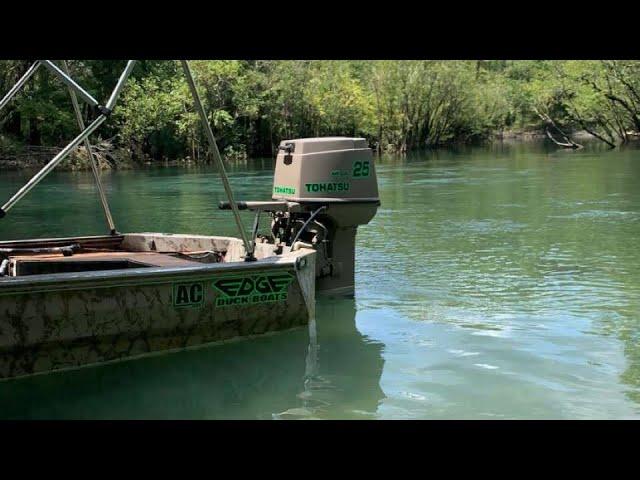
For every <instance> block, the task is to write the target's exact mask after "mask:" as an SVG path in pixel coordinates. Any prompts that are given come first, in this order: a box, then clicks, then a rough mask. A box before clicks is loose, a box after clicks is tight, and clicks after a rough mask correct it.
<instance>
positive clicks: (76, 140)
mask: <svg viewBox="0 0 640 480" xmlns="http://www.w3.org/2000/svg"><path fill="white" fill-rule="evenodd" d="M106 119H107V117H106V116H105V115H100V116H99V117H98V118H96V119H95V120H94V121H93V122H92V123H91V124H90V125H89V126H88V127H87V128H86V129H85V130H84V131H83V132H81V133H80V134H79V135H78V136H77V137H76V138H74V139H73V140H72V141H71V143H69V144H68V145H67V146H66V147H64V149H62V150H61V151H60V152H59V153H58V154H57V155H56V156H55V157H53V158H52V159H51V160H50V161H49V163H47V164H46V165H45V166H44V167H43V168H42V170H40V171H39V172H38V173H36V174H35V175H34V176H33V177H31V180H29V181H28V182H27V183H26V184H25V185H24V186H23V187H22V188H21V189H20V190H18V191H17V192H16V194H15V195H13V197H11V198H10V199H9V200H7V203H5V204H4V205H3V206H2V209H1V210H2V211H1V212H0V216H4V213H5V212H8V211H9V209H11V207H13V206H14V205H15V204H16V202H17V201H18V200H20V199H21V198H22V197H24V196H25V195H26V194H27V193H29V191H30V190H31V189H32V188H33V187H35V186H36V185H37V184H38V183H39V182H40V181H41V180H42V179H43V178H44V177H45V176H46V175H47V174H48V173H49V172H50V171H51V170H53V169H54V168H55V166H56V165H58V164H59V163H60V162H61V161H62V160H64V159H65V158H66V157H67V156H68V155H69V154H70V153H71V152H72V151H73V149H74V148H76V147H77V146H78V145H80V144H81V143H82V142H83V141H84V140H85V139H86V138H87V137H88V136H89V135H91V134H92V133H93V132H94V131H95V129H96V128H98V127H99V126H100V125H101V124H102V122H104V121H105V120H106Z"/></svg>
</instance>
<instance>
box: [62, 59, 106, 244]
mask: <svg viewBox="0 0 640 480" xmlns="http://www.w3.org/2000/svg"><path fill="white" fill-rule="evenodd" d="M62 68H63V69H64V71H65V73H66V74H67V75H69V66H68V65H67V61H66V60H63V61H62ZM69 95H71V103H72V104H73V111H74V112H75V114H76V121H77V122H78V127H80V131H83V130H84V129H85V128H86V127H85V124H84V120H83V119H82V113H81V112H80V105H79V104H78V97H77V96H76V92H75V91H74V90H73V88H71V87H69ZM84 147H85V148H86V149H87V154H88V155H89V164H90V165H91V170H92V171H93V176H94V178H95V180H96V188H97V189H98V196H99V197H100V202H101V203H102V209H103V210H104V216H105V219H106V221H107V226H108V227H109V231H110V232H111V233H112V234H114V233H116V227H115V224H114V223H113V217H112V216H111V210H110V209H109V202H108V201H107V197H106V195H105V193H104V189H103V188H102V181H101V180H100V169H99V168H98V162H97V160H96V158H95V157H94V156H93V149H92V148H91V143H90V142H89V139H88V138H85V139H84Z"/></svg>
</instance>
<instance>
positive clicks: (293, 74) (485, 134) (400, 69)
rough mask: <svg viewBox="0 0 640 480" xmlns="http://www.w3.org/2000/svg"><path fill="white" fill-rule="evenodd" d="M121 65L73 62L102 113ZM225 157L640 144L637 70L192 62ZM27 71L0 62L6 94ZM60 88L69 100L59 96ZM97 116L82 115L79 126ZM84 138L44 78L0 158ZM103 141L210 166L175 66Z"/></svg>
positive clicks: (159, 66) (12, 124)
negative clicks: (327, 150)
mask: <svg viewBox="0 0 640 480" xmlns="http://www.w3.org/2000/svg"><path fill="white" fill-rule="evenodd" d="M123 66H124V62H123V61H106V60H91V61H77V60H73V61H69V67H70V69H71V73H72V76H73V77H74V78H75V79H77V80H78V82H79V83H80V84H81V85H83V86H84V87H85V88H86V89H87V90H88V91H90V92H91V93H92V94H93V95H94V97H96V98H97V99H99V100H103V101H104V100H106V98H108V96H109V94H110V92H111V89H112V88H113V86H114V85H115V83H116V81H117V79H118V77H119V75H120V72H121V70H122V67H123ZM191 66H192V69H193V72H194V76H195V77H196V82H197V84H198V88H199V89H200V94H201V97H202V99H203V102H204V103H205V108H206V109H207V112H208V115H209V121H210V122H211V125H212V127H213V129H214V134H215V135H216V138H217V139H218V143H219V148H220V150H221V152H223V154H224V155H225V156H228V157H234V158H243V157H246V156H247V155H265V154H266V155H270V154H272V153H273V152H274V150H275V146H276V145H277V144H278V142H279V141H280V140H283V139H287V138H295V137H306V136H323V135H350V136H351V135H354V136H364V137H366V138H367V139H369V141H370V143H371V144H372V145H378V146H379V147H380V149H383V150H384V149H393V150H401V151H404V150H410V149H415V148H425V147H433V146H439V145H445V144H449V143H453V142H476V141H484V140H487V139H490V138H491V137H493V136H494V135H497V134H500V133H502V132H504V131H505V130H512V131H513V130H515V131H518V130H543V129H544V128H548V126H549V125H550V124H551V125H555V126H557V127H558V128H560V127H561V128H562V129H563V130H565V131H567V132H572V131H575V130H584V131H586V132H588V133H590V134H591V135H593V136H594V137H595V138H598V139H599V140H602V141H603V142H606V143H609V144H610V145H615V144H617V143H620V142H625V141H628V140H630V139H633V138H635V137H636V136H637V135H638V132H640V96H639V93H640V62H637V61H543V60H536V61H511V60H509V61H506V60H477V61H355V60H354V61H325V60H323V61H264V60H260V61H252V60H243V61H239V60H224V61H193V62H191ZM28 67H29V64H28V62H24V61H13V60H12V61H1V62H0V92H6V91H7V90H8V89H9V88H10V87H11V85H12V84H13V82H15V81H16V80H17V79H18V78H19V77H20V76H21V75H22V74H23V73H24V72H25V71H26V69H27V68H28ZM61 87H62V88H61ZM96 114H97V112H96V111H95V109H93V108H90V107H88V106H87V105H84V104H83V115H84V116H85V120H86V121H89V120H90V119H91V118H94V117H95V115H96ZM77 131H78V127H77V125H76V123H75V118H74V116H73V111H72V109H71V105H70V101H69V96H68V92H67V90H66V88H64V87H63V86H62V85H61V83H60V81H59V80H58V79H56V78H53V77H52V76H51V75H50V73H49V72H47V71H46V70H45V69H40V70H39V71H38V73H37V74H36V75H35V76H34V77H33V78H32V79H31V80H30V81H29V82H28V83H27V85H26V88H25V89H24V90H23V91H22V92H21V93H19V94H18V95H17V96H16V97H15V98H14V99H13V100H12V102H11V103H10V104H9V105H8V106H7V107H6V108H5V109H4V110H3V111H2V112H0V135H1V137H2V142H3V145H14V144H15V143H16V142H22V143H26V144H33V145H40V144H43V145H63V144H65V143H66V142H67V141H68V140H70V139H71V138H72V137H73V136H74V135H75V134H76V133H77ZM96 135H99V136H101V137H102V138H109V139H111V140H112V141H113V143H114V146H115V147H117V148H122V149H125V150H129V151H131V152H132V155H133V157H134V158H138V159H157V160H161V159H175V158H184V157H191V158H193V159H195V160H199V161H206V159H207V158H208V156H207V142H206V139H205V137H204V132H203V130H202V128H201V126H200V125H199V123H198V118H197V116H196V114H195V112H194V111H193V106H192V102H191V97H190V93H189V90H188V88H187V85H186V83H185V80H184V78H183V76H182V70H181V67H180V65H179V63H178V62H167V61H153V60H145V61H141V62H139V63H138V66H137V67H136V69H135V70H134V73H133V75H132V77H131V78H130V80H129V82H128V85H127V86H126V87H125V89H124V90H123V92H122V96H121V101H120V102H119V103H118V105H117V107H116V109H115V111H114V115H113V117H112V119H111V120H110V121H109V122H107V123H106V124H105V125H104V126H103V127H101V129H100V130H99V133H97V134H96Z"/></svg>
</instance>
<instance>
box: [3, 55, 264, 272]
mask: <svg viewBox="0 0 640 480" xmlns="http://www.w3.org/2000/svg"><path fill="white" fill-rule="evenodd" d="M135 62H136V61H135V60H129V61H128V62H127V65H126V67H125V68H124V70H123V72H122V74H121V75H120V78H119V79H118V82H117V83H116V86H115V88H114V89H113V92H111V96H110V97H109V99H108V100H107V103H106V104H105V105H102V104H100V103H99V102H98V101H97V100H96V99H95V98H93V97H92V96H91V94H89V93H88V92H87V91H86V90H85V89H83V88H82V87H81V86H80V85H78V83H76V82H75V81H74V80H73V79H72V78H71V77H70V76H69V69H68V66H67V63H66V61H63V63H62V65H63V68H60V67H58V66H57V65H56V64H55V63H53V62H52V61H50V60H37V61H36V62H34V63H33V65H31V67H29V69H28V70H27V71H26V72H25V74H24V75H23V76H22V77H21V78H20V79H19V80H18V81H17V82H16V84H15V85H14V86H13V87H12V88H11V90H9V92H7V94H6V95H5V96H4V97H3V98H2V100H0V110H1V109H2V108H4V106H5V105H7V103H9V101H10V100H11V99H12V98H13V96H14V95H15V94H16V93H17V92H18V91H19V90H20V89H21V88H22V87H23V86H24V84H25V83H26V82H27V81H28V80H29V78H31V76H33V74H34V73H35V72H36V71H37V70H38V68H39V67H40V66H44V67H46V68H47V69H48V70H49V71H50V72H51V73H53V74H54V75H55V76H57V77H58V78H59V79H60V80H62V82H63V83H65V84H66V85H67V88H68V89H69V94H70V96H71V103H72V105H73V110H74V112H75V116H76V121H77V123H78V127H79V128H80V130H81V132H80V134H79V135H78V136H77V137H76V138H74V139H73V140H72V141H71V142H70V143H69V144H68V145H67V146H66V147H64V148H63V149H62V150H61V151H60V152H59V153H58V154H57V155H56V156H55V157H53V158H52V159H51V160H50V161H49V163H47V164H46V165H45V166H44V167H43V168H42V169H41V170H40V171H39V172H38V173H36V174H35V175H34V176H33V177H32V178H31V179H30V180H29V181H28V182H27V183H26V184H25V185H24V186H23V187H22V188H21V189H20V190H18V191H17V192H16V193H15V194H14V195H13V196H12V197H11V198H10V199H9V200H7V202H6V203H5V204H4V205H2V207H1V208H0V218H2V217H4V216H5V215H6V214H7V212H8V211H9V210H10V209H11V208H12V207H13V206H14V205H15V204H16V203H17V202H18V201H19V200H20V199H21V198H22V197H24V196H25V195H26V194H27V193H29V191H30V190H31V189H32V188H33V187H35V186H36V185H37V184H38V183H39V182H40V181H41V180H42V179H43V178H44V177H46V176H47V175H48V174H49V173H50V172H51V171H52V170H53V169H54V168H55V167H56V165H58V164H59V163H60V162H61V161H62V160H64V159H65V158H66V157H67V156H68V155H69V154H70V153H71V152H72V151H73V150H74V149H75V148H77V147H78V146H79V145H80V144H81V143H84V146H85V148H86V149H87V153H88V155H89V163H90V165H91V170H92V171H93V176H94V178H95V181H96V187H97V190H98V195H99V197H100V202H101V203H102V208H103V210H104V215H105V219H106V222H107V226H108V227H109V231H110V232H111V234H116V233H117V230H116V227H115V224H114V222H113V217H112V215H111V210H110V208H109V202H108V201H107V197H106V195H105V192H104V188H103V186H102V182H101V181H100V170H99V168H98V164H97V161H96V159H95V157H94V155H93V151H92V148H91V144H90V143H89V136H90V135H91V134H92V133H93V132H94V131H96V130H97V129H98V127H99V126H100V125H102V123H103V122H104V121H105V120H106V119H107V118H108V117H109V115H111V112H112V110H113V108H114V107H115V104H116V101H117V100H118V96H119V95H120V92H121V91H122V88H123V87H124V85H125V83H126V81H127V79H128V78H129V75H130V74H131V71H132V70H133V67H134V66H135ZM181 64H182V69H183V70H184V74H185V77H186V80H187V84H188V86H189V90H190V91H191V96H192V97H193V103H194V106H195V109H196V111H197V112H198V116H199V117H200V121H201V123H202V125H203V127H204V129H205V132H206V134H207V139H208V141H209V149H210V152H211V154H212V156H213V159H214V161H215V163H216V165H217V167H218V171H219V173H220V178H221V180H222V185H223V186H224V190H225V193H226V195H227V198H228V200H229V204H230V205H231V209H232V210H233V216H234V219H235V221H236V225H237V227H238V230H239V231H240V236H241V237H242V242H243V243H244V247H245V251H246V252H247V253H246V256H245V260H246V261H252V260H255V255H254V248H255V245H254V244H253V242H250V241H249V239H248V237H247V233H246V231H245V229H244V226H243V224H242V219H241V218H240V213H239V211H238V206H237V204H236V202H235V201H234V198H233V191H232V190H231V185H230V184H229V179H228V177H227V172H226V170H225V168H224V163H223V161H222V157H221V156H220V152H219V151H218V146H217V144H216V139H215V137H214V135H213V131H212V129H211V125H209V121H208V119H207V114H206V112H205V110H204V106H203V105H202V101H201V100H200V95H199V94H198V90H197V88H196V85H195V81H194V79H193V75H192V74H191V69H190V68H189V64H188V62H187V61H186V60H181ZM78 97H80V98H81V99H82V100H83V101H85V102H86V103H88V104H89V105H91V106H93V107H96V108H97V109H98V111H99V112H100V114H99V115H98V117H97V118H96V119H95V120H93V121H92V122H91V123H90V124H89V126H85V124H84V120H83V119H82V114H81V112H80V106H79V104H78Z"/></svg>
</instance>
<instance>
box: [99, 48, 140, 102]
mask: <svg viewBox="0 0 640 480" xmlns="http://www.w3.org/2000/svg"><path fill="white" fill-rule="evenodd" d="M135 65H136V61H135V60H129V61H128V62H127V66H126V67H125V68H124V70H123V72H122V75H120V78H119V79H118V83H117V84H116V87H115V88H114V89H113V92H112V93H111V96H110V97H109V100H108V101H107V104H106V107H107V108H108V109H109V110H113V107H114V106H115V104H116V100H118V96H119V95H120V91H121V90H122V88H123V87H124V84H125V83H126V81H127V79H128V78H129V75H131V71H132V70H133V67H135Z"/></svg>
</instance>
